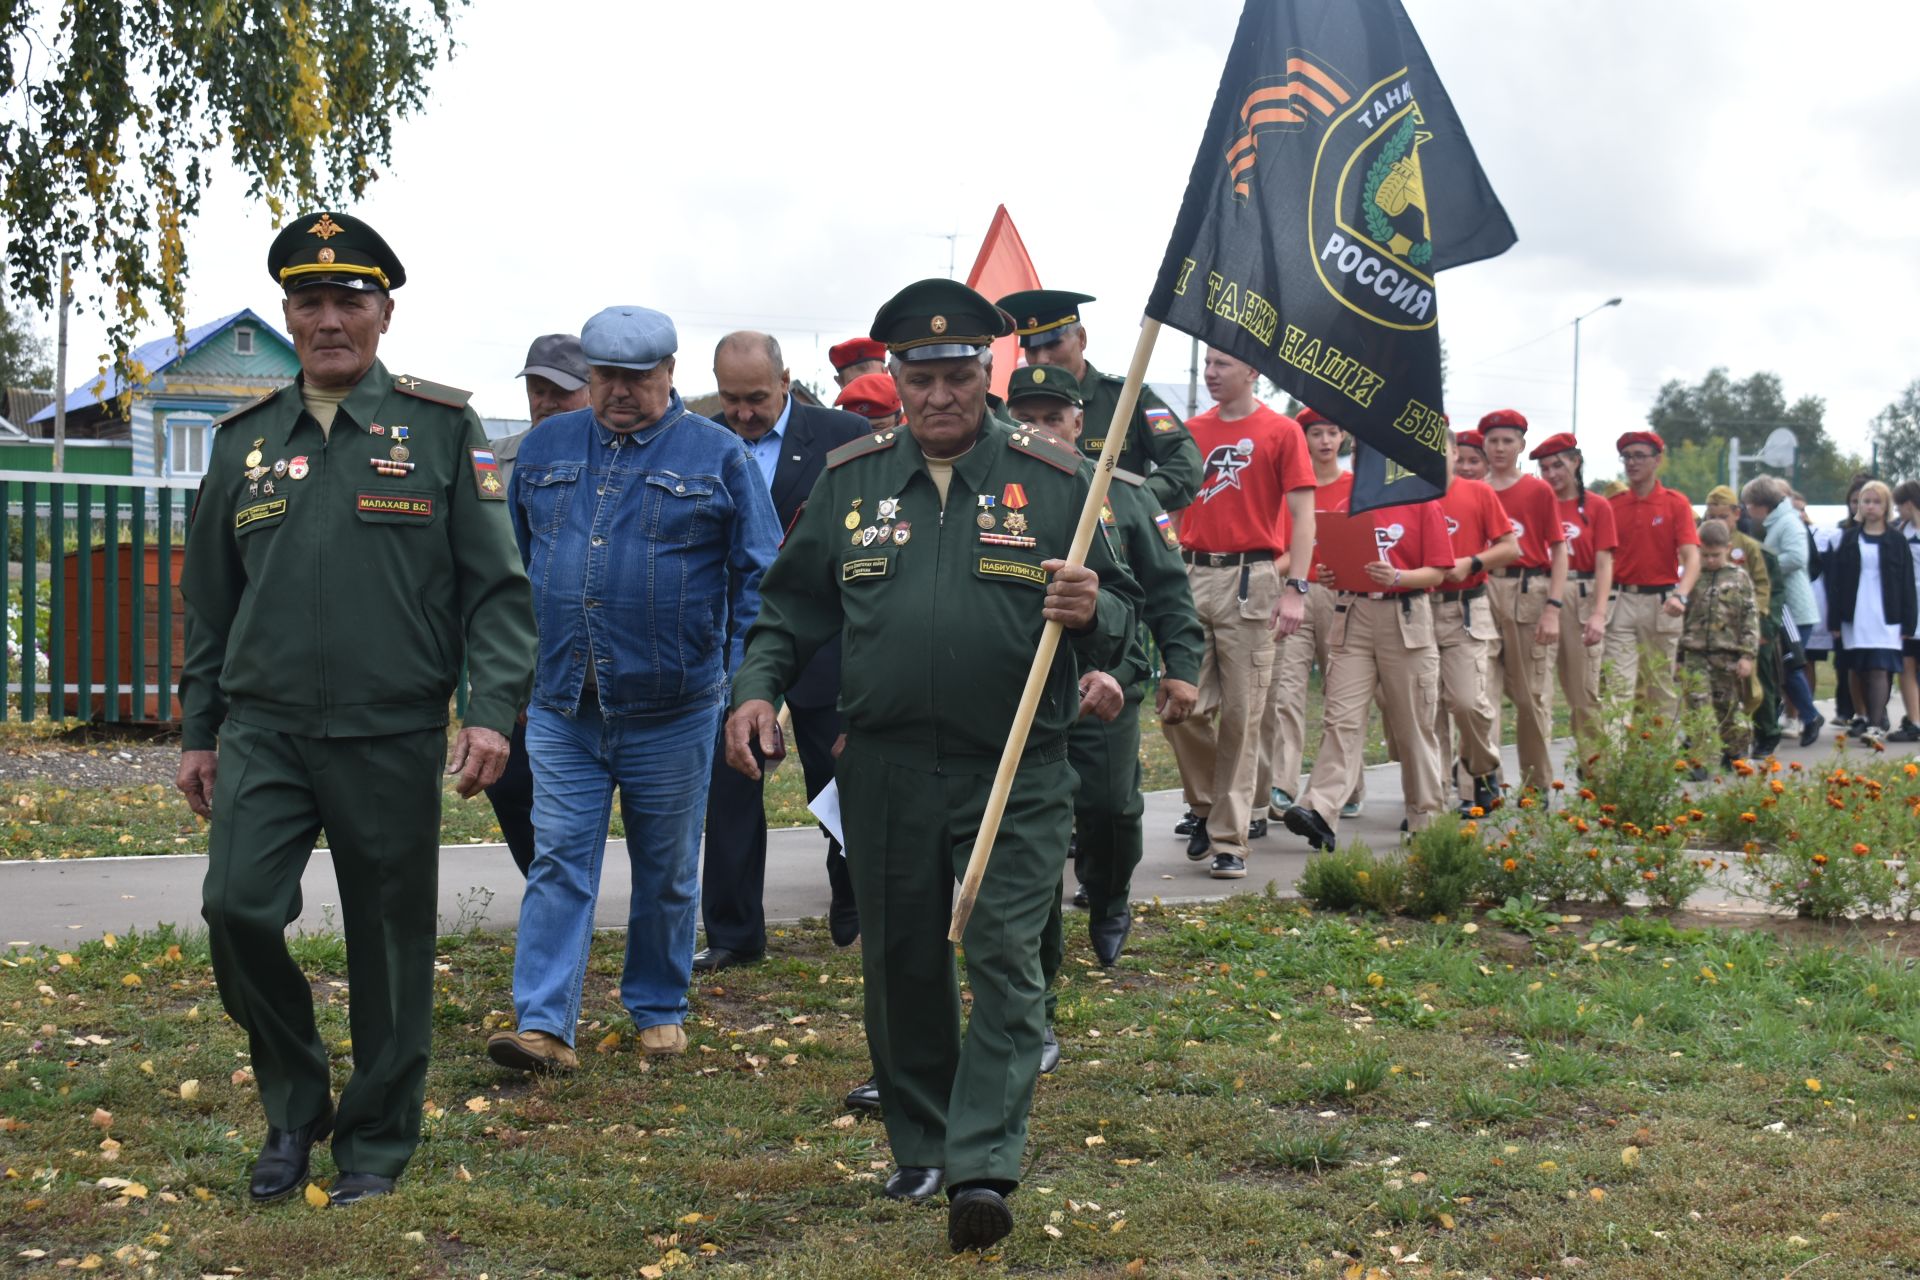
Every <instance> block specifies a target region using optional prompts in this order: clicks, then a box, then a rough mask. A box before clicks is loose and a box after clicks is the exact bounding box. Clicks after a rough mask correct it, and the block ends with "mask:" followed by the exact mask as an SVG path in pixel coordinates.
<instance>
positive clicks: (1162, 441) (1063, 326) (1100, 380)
mask: <svg viewBox="0 0 1920 1280" xmlns="http://www.w3.org/2000/svg"><path fill="white" fill-rule="evenodd" d="M1092 301H1093V297H1092V296H1091V295H1089V294H1085V293H1072V292H1070V291H1068V290H1066V289H1023V290H1021V291H1020V292H1019V293H1010V294H1008V295H1007V296H1006V297H1004V298H1002V299H1000V306H1001V307H1002V308H1004V309H1005V310H1006V311H1007V312H1008V313H1009V314H1011V315H1012V316H1013V320H1014V332H1015V333H1018V334H1019V335H1020V345H1021V347H1022V348H1024V349H1025V351H1026V353H1027V363H1028V364H1037V365H1046V366H1048V367H1049V368H1058V369H1065V370H1066V371H1067V372H1068V373H1071V374H1072V375H1073V377H1074V381H1075V382H1077V383H1079V384H1080V390H1081V396H1082V398H1083V399H1084V400H1085V402H1086V403H1085V421H1086V432H1085V434H1083V435H1082V436H1081V437H1080V450H1081V452H1083V453H1085V454H1086V455H1087V456H1088V457H1089V458H1097V457H1099V456H1100V450H1101V448H1102V446H1104V445H1105V444H1106V442H1107V429H1108V427H1110V426H1111V425H1112V424H1113V411H1114V410H1115V409H1116V408H1118V407H1119V404H1120V388H1121V387H1123V386H1125V385H1126V379H1125V378H1116V377H1114V376H1113V375H1112V374H1110V373H1102V372H1100V371H1099V370H1098V369H1096V368H1094V367H1093V362H1092V361H1091V360H1088V359H1087V327H1086V325H1084V324H1082V323H1081V321H1080V308H1081V305H1082V304H1084V303H1088V302H1092ZM1118 465H1119V466H1121V467H1124V468H1126V469H1127V470H1128V471H1131V472H1133V473H1134V474H1135V475H1139V476H1145V477H1146V479H1147V488H1148V489H1150V490H1152V491H1153V496H1154V497H1155V498H1156V499H1158V500H1159V502H1160V506H1161V507H1162V508H1163V509H1165V510H1167V511H1179V510H1180V509H1181V508H1183V507H1185V506H1186V505H1187V504H1188V503H1190V502H1192V501H1193V496H1194V495H1195V494H1196V493H1198V492H1199V491H1200V472H1201V462H1200V449H1199V447H1198V446H1196V445H1195V444H1194V443H1193V437H1192V436H1191V435H1189V434H1188V433H1187V428H1186V424H1185V423H1183V422H1181V421H1180V419H1179V417H1178V415H1176V414H1175V413H1174V411H1173V410H1172V409H1169V408H1168V407H1167V402H1166V401H1164V400H1162V399H1161V398H1160V397H1159V396H1157V395H1155V394H1154V393H1153V391H1152V389H1151V388H1149V387H1142V388H1140V399H1139V402H1138V403H1137V404H1135V405H1134V407H1133V420H1132V422H1131V424H1130V425H1129V426H1128V428H1127V447H1126V448H1125V449H1124V450H1122V451H1121V453H1120V461H1119V464H1118Z"/></svg>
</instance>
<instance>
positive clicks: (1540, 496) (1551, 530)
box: [1489, 476, 1567, 569]
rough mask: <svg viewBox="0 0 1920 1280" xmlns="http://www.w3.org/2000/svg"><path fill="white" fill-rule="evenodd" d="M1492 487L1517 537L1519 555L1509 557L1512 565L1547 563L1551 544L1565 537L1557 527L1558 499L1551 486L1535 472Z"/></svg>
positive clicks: (1526, 566) (1550, 561) (1527, 566)
mask: <svg viewBox="0 0 1920 1280" xmlns="http://www.w3.org/2000/svg"><path fill="white" fill-rule="evenodd" d="M1489 487H1491V486H1489ZM1493 491H1494V493H1495V494H1496V495H1498V496H1499V498H1500V506H1501V507H1502V508H1503V509H1504V510H1505V511H1506V513H1507V519H1508V520H1509V521H1510V522H1511V523H1512V525H1513V531H1514V533H1515V534H1516V535H1517V536H1518V537H1519V539H1520V555H1519V556H1518V558H1516V559H1515V560H1514V561H1513V564H1514V566H1515V567H1516V568H1520V569H1546V568H1549V567H1551V566H1552V564H1553V544H1554V543H1556V542H1565V541H1566V540H1567V535H1566V534H1565V533H1562V532H1561V530H1560V500H1559V499H1558V498H1556V497H1554V496H1553V486H1552V485H1550V484H1548V483H1547V482H1546V481H1545V480H1542V479H1541V478H1540V477H1539V476H1521V477H1520V478H1519V479H1518V480H1516V481H1514V482H1513V483H1512V484H1510V485H1508V486H1507V487H1506V488H1504V489H1494V490H1493Z"/></svg>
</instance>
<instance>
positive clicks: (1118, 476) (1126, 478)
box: [1113, 467, 1147, 489]
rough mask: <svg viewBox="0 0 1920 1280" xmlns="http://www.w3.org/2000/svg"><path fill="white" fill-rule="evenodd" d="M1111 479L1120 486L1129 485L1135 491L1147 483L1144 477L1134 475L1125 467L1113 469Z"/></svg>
mask: <svg viewBox="0 0 1920 1280" xmlns="http://www.w3.org/2000/svg"><path fill="white" fill-rule="evenodd" d="M1113 478H1114V479H1115V480H1118V481H1119V482H1120V483H1121V484H1130V485H1132V486H1133V487H1134V488H1136V489H1138V488H1139V487H1140V486H1141V485H1143V484H1145V483H1146V482H1147V478H1146V477H1145V476H1140V475H1135V474H1134V473H1133V472H1131V471H1129V470H1127V469H1126V468H1125V467H1115V468H1114V469H1113Z"/></svg>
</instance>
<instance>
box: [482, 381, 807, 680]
mask: <svg viewBox="0 0 1920 1280" xmlns="http://www.w3.org/2000/svg"><path fill="white" fill-rule="evenodd" d="M507 499H508V505H509V507H510V508H511V510H512V515H513V532H514V537H515V538H516V539H518V541H519V543H520V555H521V558H522V559H523V560H525V561H526V565H527V576H528V577H529V578H531V579H532V580H533V606H534V616H535V618H536V620H537V621H538V623H539V626H540V660H539V666H538V668H537V669H536V671H535V673H534V683H533V700H534V702H536V703H538V704H539V705H540V706H543V707H549V708H552V709H553V710H555V711H559V712H562V713H564V714H567V715H572V714H574V713H575V712H576V711H577V710H578V708H579V706H580V698H581V690H582V689H583V688H584V686H585V683H586V672H587V663H588V661H589V658H591V660H592V662H593V664H594V680H595V683H596V684H597V685H598V686H599V700H600V707H601V709H602V711H603V712H605V713H606V714H607V715H610V716H622V715H646V714H658V713H660V712H665V711H673V710H676V709H678V708H681V707H685V706H690V705H694V704H697V703H702V702H706V701H710V700H711V699H713V698H714V697H715V696H716V695H720V694H723V693H724V692H725V689H726V685H727V678H728V673H729V672H730V671H733V670H737V669H738V667H739V665H740V656H741V652H742V646H743V644H744V641H745V638H746V634H747V628H748V627H749V626H751V625H752V623H753V620H754V617H755V615H757V614H758V613H759V611H760V577H761V575H762V574H763V573H765V572H766V569H767V566H768V565H770V564H772V563H773V556H774V552H775V551H777V550H778V549H779V544H780V525H779V521H778V519H777V518H776V517H775V515H774V511H773V501H772V499H771V498H769V497H768V496H767V486H766V484H765V483H764V482H763V481H762V480H761V479H760V474H759V470H758V469H757V468H756V467H755V466H754V463H753V460H752V459H751V458H749V457H748V456H747V452H746V447H745V446H744V445H743V444H742V443H741V441H740V437H739V436H737V435H735V434H734V433H733V432H732V431H729V430H728V429H727V428H726V427H724V426H721V425H720V424H718V423H716V422H710V421H708V420H707V419H705V418H702V417H700V416H699V415H698V414H693V413H688V412H687V408H686V405H685V404H683V403H682V402H681V400H680V394H679V392H677V391H676V392H674V394H673V400H672V403H671V404H670V405H669V406H668V408H667V412H666V415H665V416H664V417H662V418H661V419H660V421H659V422H657V423H655V424H654V425H652V426H650V427H647V428H645V429H644V430H641V431H636V432H633V433H631V434H630V435H627V436H624V437H623V436H620V435H617V434H616V433H614V432H612V431H609V430H607V429H606V428H605V427H603V426H601V425H600V423H599V422H597V421H596V420H595V419H594V416H593V410H591V409H578V410H575V411H574V412H572V413H562V414H557V415H555V416H554V417H551V418H548V419H547V420H546V421H545V422H542V423H541V424H540V425H539V426H538V427H536V428H535V429H534V430H533V431H532V432H531V433H530V434H528V436H527V437H526V439H525V440H524V441H523V442H522V443H521V445H520V456H519V459H518V461H517V462H516V463H515V465H514V469H513V479H512V480H511V481H509V482H508V486H507Z"/></svg>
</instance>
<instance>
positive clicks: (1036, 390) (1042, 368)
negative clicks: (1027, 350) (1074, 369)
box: [1007, 364, 1086, 405]
mask: <svg viewBox="0 0 1920 1280" xmlns="http://www.w3.org/2000/svg"><path fill="white" fill-rule="evenodd" d="M1040 397H1050V398H1052V399H1054V400H1065V401H1066V402H1067V403H1068V404H1071V405H1081V404H1085V403H1086V394H1085V393H1084V392H1082V391H1081V390H1080V379H1078V378H1076V377H1074V376H1073V375H1072V374H1071V373H1068V372H1067V371H1066V370H1065V369H1062V368H1061V367H1060V366H1058V365H1046V364H1030V365H1024V366H1022V367H1021V368H1018V369H1015V370H1014V371H1013V377H1011V378H1009V379H1008V380H1007V402H1008V403H1009V404H1011V403H1012V402H1013V401H1015V400H1033V399H1036V398H1040Z"/></svg>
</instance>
